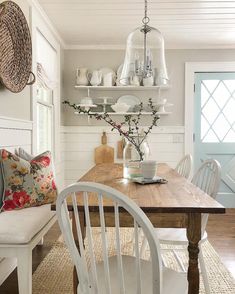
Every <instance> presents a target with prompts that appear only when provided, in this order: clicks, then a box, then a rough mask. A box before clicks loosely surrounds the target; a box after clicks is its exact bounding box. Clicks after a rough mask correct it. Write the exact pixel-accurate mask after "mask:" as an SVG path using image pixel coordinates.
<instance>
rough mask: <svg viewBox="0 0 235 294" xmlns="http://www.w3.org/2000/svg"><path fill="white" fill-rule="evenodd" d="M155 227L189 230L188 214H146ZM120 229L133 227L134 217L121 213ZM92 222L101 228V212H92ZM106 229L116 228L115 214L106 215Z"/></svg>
mask: <svg viewBox="0 0 235 294" xmlns="http://www.w3.org/2000/svg"><path fill="white" fill-rule="evenodd" d="M146 215H147V217H148V218H149V220H150V221H151V223H152V224H153V226H154V227H158V228H187V226H188V214H187V213H146ZM119 219H120V227H133V225H134V223H133V217H132V216H130V214H129V213H127V212H120V214H119ZM90 221H91V226H92V227H100V215H99V212H90ZM105 225H106V227H115V219H114V213H113V212H106V213H105Z"/></svg>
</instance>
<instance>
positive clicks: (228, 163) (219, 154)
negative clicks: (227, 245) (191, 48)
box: [194, 73, 235, 207]
mask: <svg viewBox="0 0 235 294" xmlns="http://www.w3.org/2000/svg"><path fill="white" fill-rule="evenodd" d="M194 109H195V112H194V117H195V122H194V159H195V169H197V168H198V167H199V165H200V164H201V162H202V161H204V160H206V159H208V158H214V159H216V160H218V161H219V162H220V164H221V167H222V170H221V176H222V179H221V185H220V190H219V194H218V196H217V200H218V201H220V202H221V203H222V204H223V205H225V206H226V207H235V73H197V74H196V77H195V107H194Z"/></svg>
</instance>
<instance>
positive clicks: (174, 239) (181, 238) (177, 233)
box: [155, 228, 207, 245]
mask: <svg viewBox="0 0 235 294" xmlns="http://www.w3.org/2000/svg"><path fill="white" fill-rule="evenodd" d="M155 231H156V233H157V237H158V239H159V241H160V243H162V244H163V243H167V244H169V243H171V244H172V243H179V244H181V245H182V244H183V243H184V244H185V245H187V244H188V239H187V235H186V229H177V228H176V229H175V228H166V229H165V228H163V229H161V228H160V229H155ZM205 240H207V232H205V233H204V235H203V237H202V239H201V242H203V241H205ZM184 244H183V245H184Z"/></svg>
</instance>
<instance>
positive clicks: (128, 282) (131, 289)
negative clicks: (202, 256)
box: [78, 255, 187, 294]
mask: <svg viewBox="0 0 235 294" xmlns="http://www.w3.org/2000/svg"><path fill="white" fill-rule="evenodd" d="M122 261H123V276H124V282H125V287H126V288H125V289H126V293H128V294H136V293H137V291H136V287H135V285H136V284H137V283H136V272H135V263H136V258H135V257H133V256H127V255H123V256H122ZM96 266H97V278H98V283H99V292H98V293H106V290H105V272H104V263H103V262H99V263H97V265H96ZM109 270H110V281H111V293H112V294H119V293H120V290H119V279H118V264H117V257H116V256H112V257H110V258H109ZM141 283H142V292H141V293H146V294H151V293H152V267H151V262H150V261H147V260H141ZM172 285H174V287H172ZM79 290H80V289H79V286H78V293H81V291H79ZM186 290H187V278H186V274H185V273H179V272H176V271H173V270H171V269H168V268H164V269H163V292H162V293H163V294H184V293H186Z"/></svg>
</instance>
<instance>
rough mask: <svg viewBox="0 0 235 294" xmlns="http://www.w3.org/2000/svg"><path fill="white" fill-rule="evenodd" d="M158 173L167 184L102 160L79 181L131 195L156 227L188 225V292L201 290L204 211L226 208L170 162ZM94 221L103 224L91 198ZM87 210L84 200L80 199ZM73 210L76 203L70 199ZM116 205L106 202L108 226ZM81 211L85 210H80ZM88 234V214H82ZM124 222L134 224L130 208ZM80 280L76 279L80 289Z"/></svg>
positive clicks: (112, 219)
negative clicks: (135, 177)
mask: <svg viewBox="0 0 235 294" xmlns="http://www.w3.org/2000/svg"><path fill="white" fill-rule="evenodd" d="M157 175H158V176H160V177H163V178H164V179H166V180H167V183H166V184H148V185H141V184H137V183H134V182H132V181H131V180H127V179H124V178H123V168H122V165H121V164H99V165H96V166H94V167H93V168H92V169H91V170H89V171H88V172H87V173H86V174H85V175H84V176H83V177H82V178H81V179H80V180H79V181H85V182H96V183H102V184H105V185H107V186H110V187H112V188H115V189H117V190H118V191H120V192H122V193H123V194H125V195H126V196H127V197H129V198H131V199H132V200H133V201H134V202H135V203H137V204H138V206H139V207H140V208H141V209H142V210H143V211H144V212H145V214H146V215H147V216H148V218H149V219H150V221H151V222H152V224H153V226H154V227H158V228H186V230H187V238H188V242H189V243H188V253H189V263H188V275H187V278H188V293H189V294H198V293H199V267H198V254H199V246H198V245H199V242H200V240H201V216H202V214H204V213H208V214H220V213H221V214H222V213H225V208H224V207H223V206H222V205H221V204H219V203H218V202H217V201H216V200H214V199H212V198H211V197H210V196H209V195H207V194H206V193H204V192H203V191H202V190H200V189H199V188H198V187H196V186H195V185H193V184H192V183H191V182H190V181H188V180H186V179H185V178H183V177H181V176H180V175H179V174H178V173H177V172H176V171H175V170H173V169H172V168H170V167H169V166H168V165H167V164H164V163H163V164H158V169H157ZM89 205H90V219H91V225H92V226H94V227H97V226H99V224H100V219H99V206H98V203H97V200H94V201H93V202H92V201H91V202H90V201H89ZM78 206H79V211H80V212H81V213H84V212H83V203H82V202H81V203H79V202H78ZM68 207H69V209H70V210H72V205H70V203H68ZM112 209H113V207H111V204H110V203H109V202H104V211H105V222H106V226H107V227H113V226H115V223H114V214H113V212H112ZM80 215H81V214H80ZM80 221H81V223H82V227H83V236H84V238H85V231H86V230H85V226H86V224H85V217H83V216H82V217H80ZM120 226H123V227H130V226H133V220H132V219H131V218H130V216H129V215H128V214H127V212H124V211H123V212H120ZM76 285H77V283H76V282H75V283H74V288H75V291H76Z"/></svg>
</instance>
